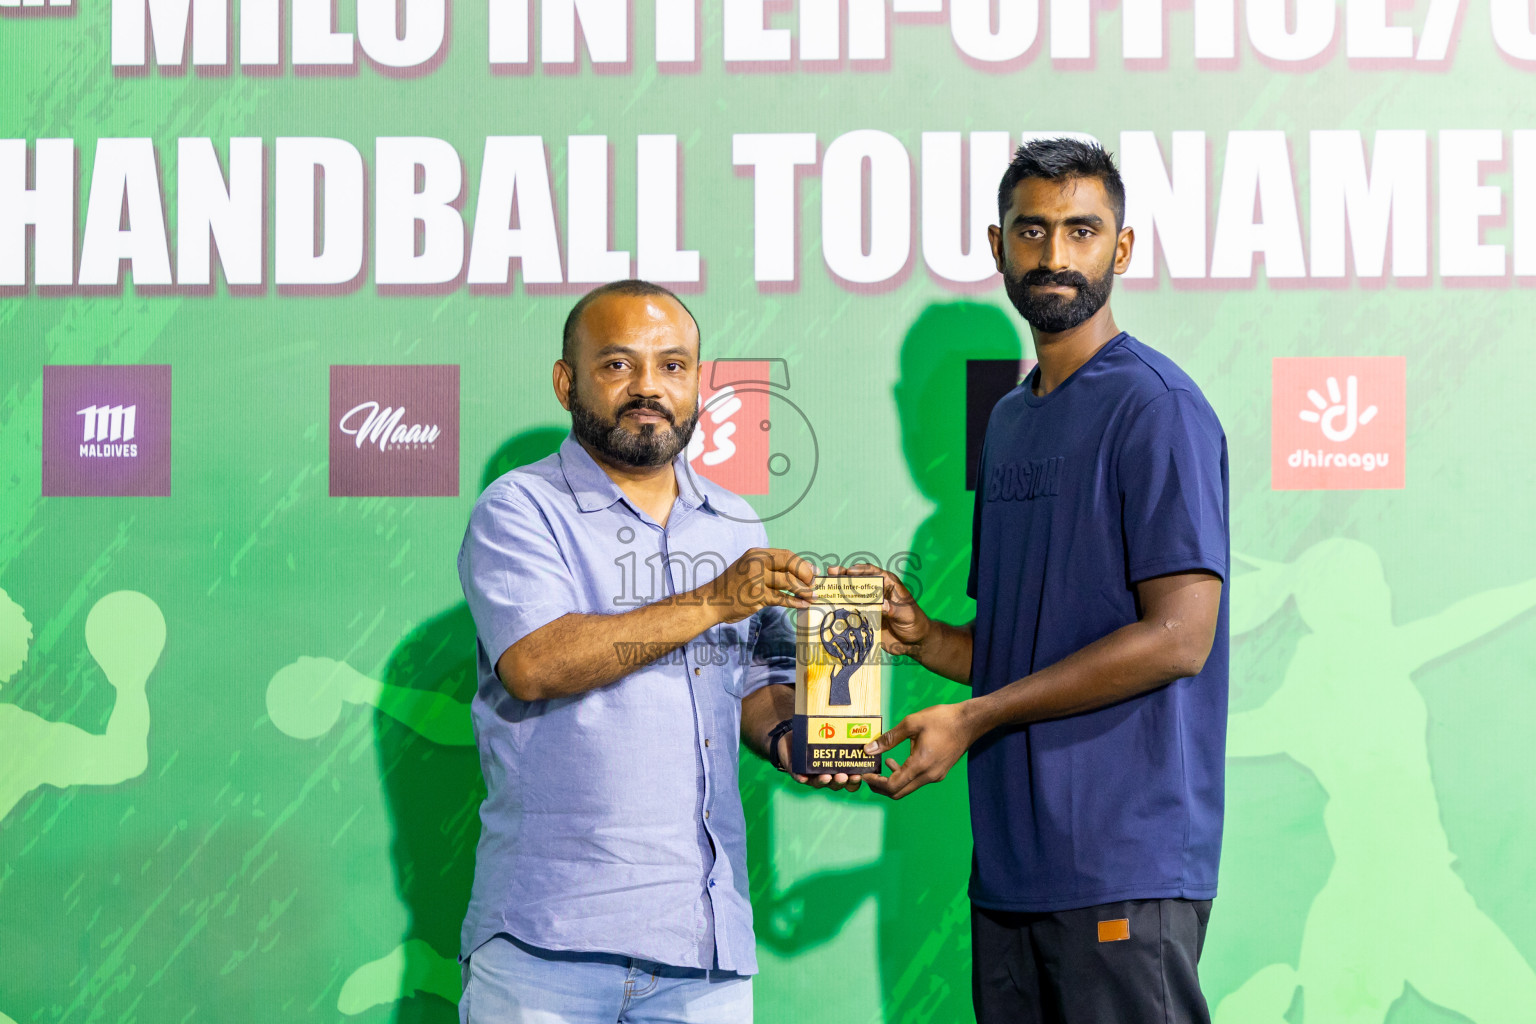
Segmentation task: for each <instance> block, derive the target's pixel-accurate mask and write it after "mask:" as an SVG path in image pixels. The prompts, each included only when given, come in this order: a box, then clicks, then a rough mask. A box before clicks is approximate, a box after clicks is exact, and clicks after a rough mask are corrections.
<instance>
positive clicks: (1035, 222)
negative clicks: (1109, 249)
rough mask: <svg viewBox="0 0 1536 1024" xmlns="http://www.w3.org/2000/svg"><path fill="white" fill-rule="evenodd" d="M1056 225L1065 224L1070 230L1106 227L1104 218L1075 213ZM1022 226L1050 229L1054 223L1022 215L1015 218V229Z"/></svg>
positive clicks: (1031, 215) (1033, 216)
mask: <svg viewBox="0 0 1536 1024" xmlns="http://www.w3.org/2000/svg"><path fill="white" fill-rule="evenodd" d="M1056 223H1060V224H1065V225H1066V226H1067V227H1069V228H1070V227H1089V228H1101V227H1103V226H1104V218H1103V217H1100V216H1099V215H1098V214H1096V213H1075V214H1073V215H1072V216H1070V217H1063V218H1062V219H1061V220H1060V221H1057V222H1056ZM1020 224H1027V225H1029V226H1031V227H1039V228H1048V227H1050V226H1051V225H1052V221H1050V220H1048V219H1047V218H1045V217H1042V216H1040V215H1039V214H1032V213H1021V214H1019V215H1018V216H1017V217H1015V218H1013V226H1014V227H1017V226H1019V225H1020Z"/></svg>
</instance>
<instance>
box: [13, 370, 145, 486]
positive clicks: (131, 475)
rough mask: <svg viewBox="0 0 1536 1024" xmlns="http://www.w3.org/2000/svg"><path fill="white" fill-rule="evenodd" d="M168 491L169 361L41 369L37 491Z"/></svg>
mask: <svg viewBox="0 0 1536 1024" xmlns="http://www.w3.org/2000/svg"><path fill="white" fill-rule="evenodd" d="M170 493H171V368H170V367H169V366H45V367H43V494H44V495H46V496H49V497H164V496H166V495H169V494H170Z"/></svg>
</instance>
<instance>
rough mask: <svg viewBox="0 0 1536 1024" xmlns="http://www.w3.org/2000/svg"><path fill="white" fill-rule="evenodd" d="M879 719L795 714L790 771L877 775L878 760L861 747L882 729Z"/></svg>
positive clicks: (812, 773) (790, 749)
mask: <svg viewBox="0 0 1536 1024" xmlns="http://www.w3.org/2000/svg"><path fill="white" fill-rule="evenodd" d="M880 722H881V719H880V716H879V715H876V716H874V717H870V716H868V715H859V716H853V715H796V716H795V717H794V725H793V728H792V731H791V733H790V744H789V760H790V770H791V771H793V772H795V774H797V775H836V774H837V773H838V772H847V773H848V774H849V775H862V774H864V773H865V772H878V771H879V770H880V758H879V757H878V756H877V755H873V754H866V753H864V744H866V743H868V742H869V741H870V740H872V739H874V738H875V737H876V736H879V735H880V734H881V733H882V732H884V730H883V729H882V728H881V726H880Z"/></svg>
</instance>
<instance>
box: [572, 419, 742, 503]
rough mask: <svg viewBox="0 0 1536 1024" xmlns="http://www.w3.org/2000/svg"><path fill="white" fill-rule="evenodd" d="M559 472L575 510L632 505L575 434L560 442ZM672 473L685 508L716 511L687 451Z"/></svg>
mask: <svg viewBox="0 0 1536 1024" xmlns="http://www.w3.org/2000/svg"><path fill="white" fill-rule="evenodd" d="M560 470H561V472H562V473H564V474H565V485H566V486H567V487H569V488H570V489H571V494H572V496H573V497H575V499H576V507H577V508H579V509H581V510H582V511H583V512H597V511H599V510H601V509H605V508H609V507H611V506H612V505H613V503H614V502H616V501H623V502H624V503H625V504H626V505H627V504H629V503H628V502H627V501H625V498H624V492H623V491H621V490H619V485H618V484H616V483H614V482H613V478H612V477H610V476H609V475H608V474H607V473H606V472H604V471H603V467H602V466H599V465H598V464H597V460H596V459H594V458H592V455H591V453H590V452H588V451H587V450H586V449H585V448H583V447H582V446H581V442H580V441H578V440H576V435H575V434H567V435H565V440H564V441H561V442H560ZM672 471H673V472H674V473H675V474H676V475H677V500H678V501H680V502H681V503H682V504H683V506H684V507H686V508H688V509H690V510H691V509H697V508H699V507H701V506H702V507H704V508H706V509H708V510H709V511H710V512H714V506H713V505H711V504H710V503H709V496H708V495H707V494H705V492H704V486H703V484H702V483H701V482H700V480H699V478H698V477H697V476H696V475H695V474H694V472H693V467H692V466H690V465H689V464H688V452H687V450H686V449H685V450H683V451H681V452H678V453H677V457H676V458H675V459H673V460H672Z"/></svg>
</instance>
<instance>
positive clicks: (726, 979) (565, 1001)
mask: <svg viewBox="0 0 1536 1024" xmlns="http://www.w3.org/2000/svg"><path fill="white" fill-rule="evenodd" d="M459 1024H752V979H751V978H750V977H746V976H743V975H740V974H735V973H733V972H731V971H702V970H698V969H697V968H692V967H668V966H665V965H663V964H653V963H651V962H650V961H648V960H632V959H630V958H629V957H623V956H610V955H607V954H603V953H559V952H553V951H551V950H544V949H538V948H536V947H533V946H529V945H526V944H524V943H521V942H518V941H517V940H515V939H513V938H511V937H510V936H507V935H497V936H495V937H494V938H492V939H490V940H489V941H487V942H486V943H485V944H484V945H482V946H481V947H480V948H479V949H477V950H475V951H474V953H473V954H472V955H471V956H470V958H469V962H468V963H466V964H465V965H464V995H463V996H462V997H461V998H460V999H459Z"/></svg>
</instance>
